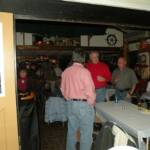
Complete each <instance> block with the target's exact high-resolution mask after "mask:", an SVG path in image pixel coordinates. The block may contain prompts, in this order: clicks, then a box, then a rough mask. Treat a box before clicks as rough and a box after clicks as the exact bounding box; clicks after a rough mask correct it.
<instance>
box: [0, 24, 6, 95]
mask: <svg viewBox="0 0 150 150" xmlns="http://www.w3.org/2000/svg"><path fill="white" fill-rule="evenodd" d="M3 50H4V49H3V24H2V23H1V22H0V97H2V96H4V95H5V91H4V89H5V88H4V87H5V84H4V59H3Z"/></svg>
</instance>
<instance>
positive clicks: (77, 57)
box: [72, 50, 86, 63]
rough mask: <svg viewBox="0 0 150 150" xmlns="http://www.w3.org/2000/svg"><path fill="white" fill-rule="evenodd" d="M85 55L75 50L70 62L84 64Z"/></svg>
mask: <svg viewBox="0 0 150 150" xmlns="http://www.w3.org/2000/svg"><path fill="white" fill-rule="evenodd" d="M85 58H86V54H85V52H84V51H83V50H75V51H73V54H72V61H73V62H78V63H84V62H85Z"/></svg>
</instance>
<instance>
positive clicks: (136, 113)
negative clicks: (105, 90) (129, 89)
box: [96, 101, 150, 150]
mask: <svg viewBox="0 0 150 150" xmlns="http://www.w3.org/2000/svg"><path fill="white" fill-rule="evenodd" d="M96 112H97V114H98V115H99V117H100V118H101V119H102V121H112V122H115V123H117V124H118V125H119V126H120V127H122V128H123V129H124V130H126V131H127V132H128V133H129V134H131V135H132V136H134V137H137V138H138V144H139V149H140V150H145V149H147V150H148V142H149V137H150V114H144V113H143V112H142V111H140V110H138V107H137V106H135V105H133V104H131V103H128V102H126V101H120V102H119V103H117V104H116V103H115V102H100V103H97V104H96ZM143 138H146V139H147V142H146V143H145V142H144V141H143Z"/></svg>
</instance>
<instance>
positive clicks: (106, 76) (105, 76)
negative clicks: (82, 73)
mask: <svg viewBox="0 0 150 150" xmlns="http://www.w3.org/2000/svg"><path fill="white" fill-rule="evenodd" d="M103 69H104V74H103V76H98V78H97V80H98V81H100V82H104V81H106V82H109V81H111V72H110V70H109V67H108V66H107V65H104V68H103Z"/></svg>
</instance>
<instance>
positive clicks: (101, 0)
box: [63, 0, 150, 11]
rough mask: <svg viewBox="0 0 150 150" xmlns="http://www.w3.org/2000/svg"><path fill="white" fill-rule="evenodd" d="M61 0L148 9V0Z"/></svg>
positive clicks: (149, 9) (149, 8) (149, 3)
mask: <svg viewBox="0 0 150 150" xmlns="http://www.w3.org/2000/svg"><path fill="white" fill-rule="evenodd" d="M63 1H68V2H77V3H87V4H93V5H104V6H112V7H121V8H128V9H136V10H146V11H150V0H63Z"/></svg>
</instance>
